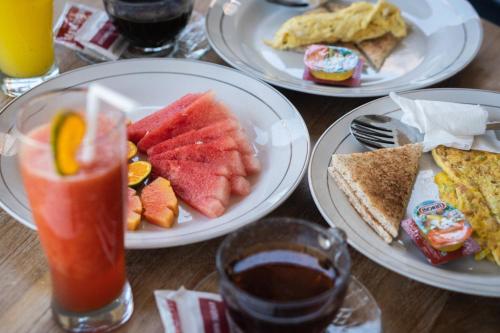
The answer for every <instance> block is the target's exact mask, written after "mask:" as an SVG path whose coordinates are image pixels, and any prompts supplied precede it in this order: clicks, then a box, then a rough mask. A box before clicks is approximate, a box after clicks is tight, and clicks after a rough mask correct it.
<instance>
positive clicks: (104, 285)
mask: <svg viewBox="0 0 500 333" xmlns="http://www.w3.org/2000/svg"><path fill="white" fill-rule="evenodd" d="M30 137H32V138H36V139H37V140H38V141H41V140H43V141H45V142H47V143H48V141H49V128H48V127H42V128H38V129H35V130H34V131H33V132H31V134H30ZM40 139H41V140H40ZM49 153H50V152H49V151H45V152H44V151H37V150H36V149H32V148H31V147H25V149H23V151H22V154H21V156H20V157H21V159H20V161H21V172H22V176H23V181H24V187H25V188H26V191H27V193H28V198H29V201H30V204H31V209H32V211H33V218H34V219H35V222H36V225H37V227H38V231H39V234H40V239H41V242H42V245H43V247H44V249H45V254H46V256H47V259H48V261H49V265H50V268H51V273H52V282H53V291H54V296H55V300H56V302H57V304H58V305H60V306H61V307H62V308H64V309H66V310H69V311H74V312H86V311H90V310H95V309H98V308H100V307H102V306H104V305H106V304H108V303H110V302H111V301H112V300H113V299H115V298H116V297H118V295H120V293H121V291H122V288H123V285H124V283H125V269H124V267H125V264H124V248H123V233H124V224H123V221H124V211H123V209H124V208H123V195H124V184H125V180H124V175H125V173H124V170H123V168H122V166H123V164H124V160H123V159H122V160H120V159H118V160H113V159H111V157H112V156H110V155H111V154H108V156H106V154H100V155H101V156H99V159H98V161H97V162H95V163H93V165H86V166H85V165H84V166H82V169H81V170H80V172H79V173H78V174H76V175H72V176H58V175H57V174H56V173H55V170H54V168H53V164H52V163H49V162H50V159H51V158H52V157H51V156H50V154H49ZM106 157H109V158H106Z"/></svg>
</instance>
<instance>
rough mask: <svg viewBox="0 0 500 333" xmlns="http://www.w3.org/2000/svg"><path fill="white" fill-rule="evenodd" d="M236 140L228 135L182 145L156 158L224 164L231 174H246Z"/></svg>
mask: <svg viewBox="0 0 500 333" xmlns="http://www.w3.org/2000/svg"><path fill="white" fill-rule="evenodd" d="M237 148H238V146H237V145H236V142H235V141H234V140H233V139H232V138H230V137H222V138H219V139H216V140H214V141H210V142H208V143H201V144H194V145H187V146H182V147H179V148H176V149H173V150H169V151H166V152H163V153H160V154H156V155H153V157H154V158H156V159H166V160H187V161H195V162H205V163H210V164H215V165H220V166H226V167H227V168H228V169H229V171H230V172H231V174H234V175H238V176H246V172H245V166H244V165H243V161H242V159H241V155H240V153H239V151H238V150H236V149H237Z"/></svg>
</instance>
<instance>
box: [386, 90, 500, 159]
mask: <svg viewBox="0 0 500 333" xmlns="http://www.w3.org/2000/svg"><path fill="white" fill-rule="evenodd" d="M389 96H390V97H391V98H392V100H393V101H394V102H395V103H396V104H397V105H399V106H400V107H401V110H402V111H403V116H402V118H401V121H402V122H403V123H404V124H406V125H409V126H412V127H415V128H417V129H418V130H419V132H420V133H422V134H423V135H424V141H423V146H424V151H430V150H432V149H433V148H435V147H437V146H439V145H444V146H447V147H453V148H458V149H462V150H470V149H475V150H484V151H490V152H495V153H500V141H499V140H498V139H497V138H496V136H495V133H494V131H486V123H487V122H488V116H489V114H488V111H486V110H485V109H483V108H482V107H481V106H480V105H469V104H461V103H451V102H439V101H427V100H412V99H409V98H405V97H401V96H399V95H397V94H396V93H394V92H391V93H390V94H389Z"/></svg>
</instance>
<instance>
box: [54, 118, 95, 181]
mask: <svg viewBox="0 0 500 333" xmlns="http://www.w3.org/2000/svg"><path fill="white" fill-rule="evenodd" d="M85 130H86V125H85V119H84V118H83V117H82V116H81V115H80V114H79V113H77V112H75V111H71V110H63V111H61V112H59V113H58V114H57V115H56V116H55V117H54V119H53V120H52V127H51V136H50V143H51V146H52V152H53V156H54V164H55V167H56V171H57V173H59V174H60V175H61V176H68V175H73V174H75V173H77V172H78V170H80V164H79V163H78V160H77V158H76V153H77V151H78V148H79V147H80V144H81V143H82V141H83V137H84V136H85Z"/></svg>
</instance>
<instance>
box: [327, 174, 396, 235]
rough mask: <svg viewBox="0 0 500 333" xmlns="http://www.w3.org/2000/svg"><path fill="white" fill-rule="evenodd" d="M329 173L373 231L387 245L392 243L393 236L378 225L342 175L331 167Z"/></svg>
mask: <svg viewBox="0 0 500 333" xmlns="http://www.w3.org/2000/svg"><path fill="white" fill-rule="evenodd" d="M328 171H329V173H330V175H331V176H332V177H333V179H334V180H335V182H336V183H337V185H338V186H339V188H340V189H341V190H342V191H343V192H344V193H345V194H346V195H347V198H348V199H349V202H350V203H351V205H352V206H353V207H354V209H356V211H357V212H358V213H359V215H361V217H362V218H363V220H365V222H366V223H368V225H370V227H372V229H373V230H375V231H376V232H377V234H379V236H380V237H382V238H383V239H384V241H386V242H387V243H390V242H392V236H391V235H389V233H387V231H385V229H384V227H382V225H380V223H378V222H377V220H375V218H374V217H373V216H372V214H370V212H369V211H368V209H367V208H366V206H365V205H363V204H362V203H361V201H359V199H358V197H357V196H356V194H355V193H354V191H353V190H352V188H351V187H350V186H349V184H348V183H347V182H346V181H345V180H344V178H342V176H341V175H340V173H338V172H336V171H335V170H334V169H333V168H331V167H330V168H328Z"/></svg>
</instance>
